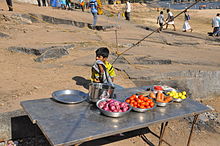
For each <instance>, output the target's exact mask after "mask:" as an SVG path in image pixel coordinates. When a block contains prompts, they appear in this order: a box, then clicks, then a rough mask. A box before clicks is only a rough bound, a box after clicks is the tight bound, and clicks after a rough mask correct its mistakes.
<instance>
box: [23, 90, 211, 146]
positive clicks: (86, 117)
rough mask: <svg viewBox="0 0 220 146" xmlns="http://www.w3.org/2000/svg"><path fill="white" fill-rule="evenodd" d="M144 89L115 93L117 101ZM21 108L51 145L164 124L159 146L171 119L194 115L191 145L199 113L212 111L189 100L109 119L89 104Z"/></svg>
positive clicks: (42, 102)
mask: <svg viewBox="0 0 220 146" xmlns="http://www.w3.org/2000/svg"><path fill="white" fill-rule="evenodd" d="M143 89H145V87H142V88H127V89H122V90H118V91H116V95H117V98H119V99H123V98H125V97H127V96H130V95H131V94H134V93H136V92H138V91H143ZM21 105H22V107H23V108H24V110H25V111H26V112H27V114H28V116H29V118H30V119H31V120H32V122H33V123H34V124H37V125H38V126H39V128H40V129H41V131H42V132H43V134H44V135H45V136H46V137H47V139H48V141H49V142H50V144H51V145H55V146H60V145H73V144H80V143H83V142H86V141H90V140H94V139H98V138H103V137H106V136H111V135H115V134H118V133H123V132H128V131H132V130H136V129H140V128H144V127H148V126H149V125H151V124H155V123H162V125H161V132H160V136H159V145H160V144H161V143H162V141H164V140H163V134H164V132H165V128H166V126H167V124H168V121H169V120H173V119H177V118H182V117H187V116H194V117H195V118H194V121H193V124H192V129H191V132H190V136H189V139H188V145H189V142H190V139H191V134H192V131H193V126H194V124H195V122H196V119H197V117H198V114H200V113H203V112H206V111H209V110H210V109H209V108H208V107H207V106H205V105H203V104H201V103H199V102H196V101H194V100H192V99H187V100H185V101H183V102H182V103H172V104H169V105H168V106H166V107H158V108H155V109H154V110H152V111H148V112H145V113H137V112H133V111H131V112H130V113H128V114H127V115H125V116H124V117H120V118H110V117H106V116H104V115H101V114H100V112H99V110H98V109H97V108H96V106H95V105H94V104H90V103H88V102H82V103H80V104H72V105H68V104H61V103H58V102H55V101H54V100H52V99H51V98H46V99H39V100H29V101H23V102H21ZM164 142H165V141H164ZM166 143H167V142H166ZM167 144H168V143H167Z"/></svg>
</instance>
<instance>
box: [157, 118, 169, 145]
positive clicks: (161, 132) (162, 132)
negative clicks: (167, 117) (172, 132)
mask: <svg viewBox="0 0 220 146" xmlns="http://www.w3.org/2000/svg"><path fill="white" fill-rule="evenodd" d="M167 125H168V121H167V122H166V123H165V125H164V123H162V124H161V129H160V138H159V144H158V146H160V145H161V144H162V141H163V135H164V133H165V130H166V127H167Z"/></svg>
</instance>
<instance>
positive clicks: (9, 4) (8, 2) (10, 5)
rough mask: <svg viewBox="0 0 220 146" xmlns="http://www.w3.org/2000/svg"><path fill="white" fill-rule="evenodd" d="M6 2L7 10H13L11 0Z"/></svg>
mask: <svg viewBox="0 0 220 146" xmlns="http://www.w3.org/2000/svg"><path fill="white" fill-rule="evenodd" d="M6 2H7V5H8V10H9V11H13V7H12V0H6Z"/></svg>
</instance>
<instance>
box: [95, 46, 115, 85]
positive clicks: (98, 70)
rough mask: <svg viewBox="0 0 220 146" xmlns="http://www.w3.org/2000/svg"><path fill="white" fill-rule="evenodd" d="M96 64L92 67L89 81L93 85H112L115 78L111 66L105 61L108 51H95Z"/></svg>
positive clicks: (100, 49) (102, 49)
mask: <svg viewBox="0 0 220 146" xmlns="http://www.w3.org/2000/svg"><path fill="white" fill-rule="evenodd" d="M95 53H96V62H95V64H94V65H93V67H92V75H91V80H92V82H95V83H109V84H111V85H113V81H114V77H115V76H116V74H115V71H114V68H113V66H112V65H111V64H110V63H109V62H108V61H107V59H108V56H109V50H108V48H106V47H101V48H99V49H97V50H96V51H95Z"/></svg>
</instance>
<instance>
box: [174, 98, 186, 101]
mask: <svg viewBox="0 0 220 146" xmlns="http://www.w3.org/2000/svg"><path fill="white" fill-rule="evenodd" d="M183 100H186V98H185V99H181V98H173V101H174V102H182V101H183Z"/></svg>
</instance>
